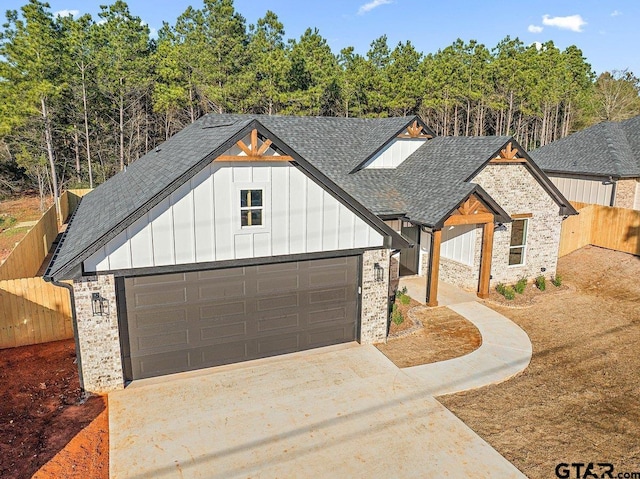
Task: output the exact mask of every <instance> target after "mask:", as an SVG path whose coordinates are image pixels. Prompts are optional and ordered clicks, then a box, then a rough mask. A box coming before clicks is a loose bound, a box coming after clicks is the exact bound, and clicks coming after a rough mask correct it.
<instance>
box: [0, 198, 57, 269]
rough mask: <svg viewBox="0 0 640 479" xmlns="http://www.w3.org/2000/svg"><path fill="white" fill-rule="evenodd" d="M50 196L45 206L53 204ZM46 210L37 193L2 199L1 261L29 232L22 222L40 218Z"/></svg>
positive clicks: (0, 219)
mask: <svg viewBox="0 0 640 479" xmlns="http://www.w3.org/2000/svg"><path fill="white" fill-rule="evenodd" d="M51 204H52V202H51V200H50V199H49V198H48V199H47V200H46V204H45V208H48V207H49V206H51ZM43 213H44V212H43V211H42V210H41V209H40V198H39V197H38V196H37V195H31V196H24V197H22V198H17V199H12V200H3V201H0V263H1V262H2V261H3V260H4V259H5V258H6V257H7V256H8V255H9V253H11V250H13V248H14V247H15V245H16V243H18V242H19V241H20V240H21V239H22V238H24V236H25V235H26V234H27V232H28V231H29V230H30V229H31V227H30V226H28V227H19V226H17V225H19V224H20V223H22V222H26V221H34V220H38V219H40V217H41V216H42V214H43Z"/></svg>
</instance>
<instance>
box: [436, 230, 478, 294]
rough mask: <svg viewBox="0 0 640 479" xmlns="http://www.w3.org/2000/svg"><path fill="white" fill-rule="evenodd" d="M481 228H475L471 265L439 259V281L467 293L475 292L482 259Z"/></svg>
mask: <svg viewBox="0 0 640 479" xmlns="http://www.w3.org/2000/svg"><path fill="white" fill-rule="evenodd" d="M482 229H483V228H482V226H479V227H477V228H476V241H475V246H474V255H473V265H472V266H470V265H467V264H463V263H460V262H458V261H455V260H452V259H449V258H443V257H442V256H441V257H440V274H439V279H440V281H442V282H444V283H449V284H452V285H454V286H457V287H459V288H462V289H466V290H468V291H473V292H477V291H478V284H479V282H480V260H481V259H482V258H481V256H482Z"/></svg>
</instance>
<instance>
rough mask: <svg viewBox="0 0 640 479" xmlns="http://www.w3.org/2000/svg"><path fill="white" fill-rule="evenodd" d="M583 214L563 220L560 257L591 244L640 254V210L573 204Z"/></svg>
mask: <svg viewBox="0 0 640 479" xmlns="http://www.w3.org/2000/svg"><path fill="white" fill-rule="evenodd" d="M574 206H575V207H576V209H578V212H579V213H580V214H579V215H577V216H571V217H569V218H567V219H566V220H564V222H563V223H562V232H561V235H560V248H559V253H558V256H564V255H567V254H569V253H571V252H572V251H575V250H577V249H580V248H582V247H583V246H586V245H588V244H591V245H594V246H600V247H602V248H608V249H613V250H616V251H622V252H624V253H630V254H634V255H636V256H640V211H636V210H630V209H626V208H615V207H612V206H601V205H585V204H584V203H574Z"/></svg>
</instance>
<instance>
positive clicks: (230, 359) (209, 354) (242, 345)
mask: <svg viewBox="0 0 640 479" xmlns="http://www.w3.org/2000/svg"><path fill="white" fill-rule="evenodd" d="M252 346H253V347H252ZM250 349H252V350H255V344H254V345H251V344H250V343H249V342H247V341H244V340H242V341H234V342H227V343H224V344H220V345H218V346H216V347H215V348H203V349H202V363H203V364H204V365H210V364H218V365H220V364H230V363H237V362H240V361H246V360H247V359H249V358H250V357H251V351H250Z"/></svg>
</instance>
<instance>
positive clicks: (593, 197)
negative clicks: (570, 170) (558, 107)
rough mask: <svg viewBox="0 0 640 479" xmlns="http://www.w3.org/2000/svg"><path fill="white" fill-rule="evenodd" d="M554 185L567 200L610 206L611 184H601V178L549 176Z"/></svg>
mask: <svg viewBox="0 0 640 479" xmlns="http://www.w3.org/2000/svg"><path fill="white" fill-rule="evenodd" d="M549 178H550V179H551V181H552V182H553V184H554V185H556V187H557V188H558V189H559V190H560V192H561V193H562V194H563V195H564V197H565V198H567V199H568V200H569V201H577V202H580V203H590V204H596V205H603V206H610V205H611V204H612V203H611V196H612V195H613V184H603V180H596V179H586V178H567V177H563V176H550V177H549Z"/></svg>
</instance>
